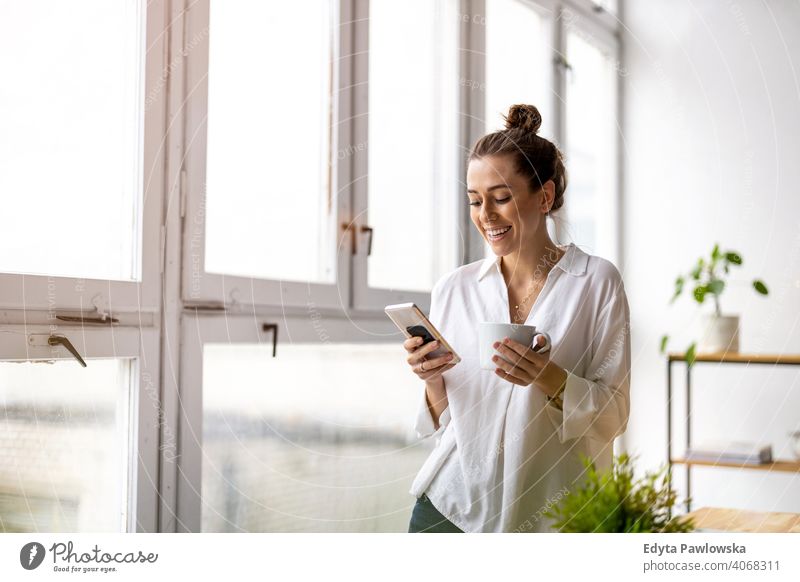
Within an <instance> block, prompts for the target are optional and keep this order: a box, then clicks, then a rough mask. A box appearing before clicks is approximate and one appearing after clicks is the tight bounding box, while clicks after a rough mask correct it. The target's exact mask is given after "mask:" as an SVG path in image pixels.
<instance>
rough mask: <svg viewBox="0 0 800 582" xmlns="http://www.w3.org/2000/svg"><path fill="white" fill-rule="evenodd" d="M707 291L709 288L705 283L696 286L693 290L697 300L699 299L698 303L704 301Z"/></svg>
mask: <svg viewBox="0 0 800 582" xmlns="http://www.w3.org/2000/svg"><path fill="white" fill-rule="evenodd" d="M707 291H708V288H707V287H706V286H705V285H698V286H697V287H695V288H694V292H693V294H694V299H695V301H697V302H698V303H702V302H703V300H704V299H705V298H706V292H707Z"/></svg>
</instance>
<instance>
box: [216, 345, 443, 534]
mask: <svg viewBox="0 0 800 582" xmlns="http://www.w3.org/2000/svg"><path fill="white" fill-rule="evenodd" d="M401 352H402V349H401V348H398V346H396V345H393V346H369V345H364V344H349V345H341V344H338V345H333V344H289V345H283V344H281V348H280V354H279V357H277V358H273V357H272V348H271V347H270V346H262V345H241V344H239V345H228V344H207V345H206V346H205V349H204V352H203V482H202V491H203V526H202V527H203V531H217V532H219V531H250V532H257V531H258V532H266V531H321V532H322V531H325V532H328V531H363V532H366V531H395V532H404V531H407V529H408V519H409V517H410V515H411V507H412V505H413V501H414V497H413V496H412V495H410V494H409V492H408V490H409V489H410V487H411V482H412V481H413V478H414V476H415V474H416V473H417V471H418V470H419V469H420V468H421V467H422V463H423V462H424V460H425V458H426V457H427V455H428V453H429V451H430V446H431V444H430V443H429V442H426V441H418V440H417V439H416V437H415V435H413V422H414V415H415V413H416V410H417V409H416V405H417V403H418V402H419V397H420V394H421V390H422V385H421V384H420V383H419V382H418V381H417V380H416V378H415V377H413V375H411V374H410V373H409V370H408V365H407V364H406V362H405V358H404V356H403V353H401ZM298 370H302V373H298ZM376 379H379V380H376Z"/></svg>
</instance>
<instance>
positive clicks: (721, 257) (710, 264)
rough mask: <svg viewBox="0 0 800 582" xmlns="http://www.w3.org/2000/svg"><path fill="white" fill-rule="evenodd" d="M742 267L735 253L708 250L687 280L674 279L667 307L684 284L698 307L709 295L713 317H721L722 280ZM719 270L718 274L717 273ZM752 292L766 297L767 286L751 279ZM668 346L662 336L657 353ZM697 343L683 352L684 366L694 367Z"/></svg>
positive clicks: (739, 258)
mask: <svg viewBox="0 0 800 582" xmlns="http://www.w3.org/2000/svg"><path fill="white" fill-rule="evenodd" d="M741 265H742V255H740V254H739V253H737V252H736V251H725V252H724V253H723V252H720V250H719V244H715V245H714V248H713V249H712V250H711V258H710V259H709V260H706V259H705V258H703V257H700V258H699V259H698V260H697V263H696V264H695V266H694V268H693V269H692V270H691V271H690V272H689V274H688V275H687V276H684V275H678V277H677V279H675V292H674V293H673V295H672V299H670V300H669V304H670V305H672V304H673V303H674V302H675V300H676V299H677V298H678V297H679V296H680V294H681V293H683V290H684V288H685V287H686V285H687V283H689V284H690V285H694V288H693V289H692V297H694V300H695V301H697V303H698V304H700V305H702V304H703V302H704V301H705V300H706V297H708V296H709V295H710V296H711V297H712V298H713V299H714V313H715V314H716V316H717V317H720V316H721V315H722V311H721V310H720V305H719V297H720V295H722V292H723V291H724V290H725V286H726V283H725V278H726V277H727V275H728V273H729V271H730V268H731V267H732V266H737V267H740V266H741ZM718 269H721V270H722V272H719V271H718ZM752 285H753V289H755V290H756V292H758V293H760V294H761V295H768V294H769V291H768V290H767V286H766V285H765V284H764V282H763V281H762V280H761V279H753V282H752ZM668 342H669V335H667V334H664V335H663V336H661V342H660V348H659V351H660V352H661V353H662V354H663V353H664V352H665V351H666V349H667V343H668ZM696 348H697V342H692V343H691V344H690V345H689V347H688V348H686V363H687V364H688V365H689V366H691V365H692V364H694V360H695V353H696Z"/></svg>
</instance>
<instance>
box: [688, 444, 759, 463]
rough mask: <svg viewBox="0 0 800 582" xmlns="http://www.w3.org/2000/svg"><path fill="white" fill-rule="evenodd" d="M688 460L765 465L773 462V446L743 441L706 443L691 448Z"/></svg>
mask: <svg viewBox="0 0 800 582" xmlns="http://www.w3.org/2000/svg"><path fill="white" fill-rule="evenodd" d="M686 460H687V461H705V462H711V463H713V462H717V463H738V464H742V465H763V464H764V463H771V462H772V445H770V444H763V443H751V442H743V441H717V442H705V443H702V444H699V445H695V446H693V447H689V449H687V450H686Z"/></svg>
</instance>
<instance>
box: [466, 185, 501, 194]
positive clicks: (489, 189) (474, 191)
mask: <svg viewBox="0 0 800 582" xmlns="http://www.w3.org/2000/svg"><path fill="white" fill-rule="evenodd" d="M498 188H505V189H506V190H511V188H509V187H508V185H507V184H495V185H494V186H489V187H488V188H487V189H486V191H487V192H491V191H492V190H497V189H498ZM467 192H468V193H469V194H477V193H478V191H477V190H467Z"/></svg>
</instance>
